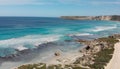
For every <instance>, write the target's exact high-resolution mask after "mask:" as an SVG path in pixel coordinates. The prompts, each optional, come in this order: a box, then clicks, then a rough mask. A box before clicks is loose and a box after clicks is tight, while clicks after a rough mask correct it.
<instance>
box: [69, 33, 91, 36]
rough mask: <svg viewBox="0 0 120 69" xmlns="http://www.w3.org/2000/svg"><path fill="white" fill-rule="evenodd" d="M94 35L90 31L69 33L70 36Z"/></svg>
mask: <svg viewBox="0 0 120 69" xmlns="http://www.w3.org/2000/svg"><path fill="white" fill-rule="evenodd" d="M88 35H92V34H90V33H75V34H69V35H68V36H88Z"/></svg>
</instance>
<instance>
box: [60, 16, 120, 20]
mask: <svg viewBox="0 0 120 69" xmlns="http://www.w3.org/2000/svg"><path fill="white" fill-rule="evenodd" d="M61 18H63V19H70V20H108V21H120V15H106V16H61Z"/></svg>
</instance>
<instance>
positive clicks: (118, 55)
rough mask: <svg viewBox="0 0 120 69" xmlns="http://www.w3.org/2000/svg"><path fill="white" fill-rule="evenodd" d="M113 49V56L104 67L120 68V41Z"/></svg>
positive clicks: (107, 68)
mask: <svg viewBox="0 0 120 69" xmlns="http://www.w3.org/2000/svg"><path fill="white" fill-rule="evenodd" d="M119 41H120V40H119ZM114 49H115V50H114V53H113V57H112V59H111V60H110V62H109V63H108V64H107V66H106V67H105V69H120V50H119V49H120V42H118V43H116V44H115V46H114Z"/></svg>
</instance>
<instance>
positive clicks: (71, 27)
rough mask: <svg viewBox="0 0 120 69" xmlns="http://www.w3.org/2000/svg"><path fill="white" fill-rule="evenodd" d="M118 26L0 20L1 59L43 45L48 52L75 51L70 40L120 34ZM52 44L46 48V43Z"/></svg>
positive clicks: (36, 19)
mask: <svg viewBox="0 0 120 69" xmlns="http://www.w3.org/2000/svg"><path fill="white" fill-rule="evenodd" d="M119 30H120V23H119V22H113V21H99V20H65V19H61V18H52V17H0V57H5V56H9V55H11V54H17V52H18V51H22V50H26V49H31V50H32V49H35V48H38V46H40V45H42V44H46V45H47V46H49V47H50V46H51V47H52V48H50V49H49V47H48V49H49V50H56V49H60V50H62V51H64V52H66V51H70V50H74V49H78V47H81V46H82V45H80V44H79V43H76V42H74V41H72V42H69V41H71V40H77V39H94V38H98V37H104V36H109V35H112V34H115V33H120V31H119ZM51 42H52V43H54V44H53V45H52V44H51V45H49V43H51ZM43 51H45V50H43Z"/></svg>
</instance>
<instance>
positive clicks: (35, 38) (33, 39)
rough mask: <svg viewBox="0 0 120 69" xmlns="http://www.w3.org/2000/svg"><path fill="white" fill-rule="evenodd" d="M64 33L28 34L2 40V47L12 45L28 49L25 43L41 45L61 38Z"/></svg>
mask: <svg viewBox="0 0 120 69" xmlns="http://www.w3.org/2000/svg"><path fill="white" fill-rule="evenodd" d="M61 36H62V35H28V36H24V37H20V38H12V39H7V40H0V47H12V48H15V49H19V50H24V49H27V48H26V47H24V45H25V44H29V45H30V44H32V45H39V44H42V43H47V42H53V41H57V40H59V39H60V37H61Z"/></svg>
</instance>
